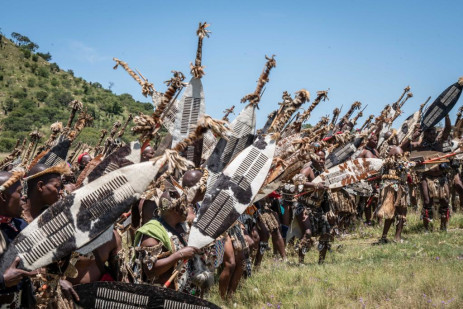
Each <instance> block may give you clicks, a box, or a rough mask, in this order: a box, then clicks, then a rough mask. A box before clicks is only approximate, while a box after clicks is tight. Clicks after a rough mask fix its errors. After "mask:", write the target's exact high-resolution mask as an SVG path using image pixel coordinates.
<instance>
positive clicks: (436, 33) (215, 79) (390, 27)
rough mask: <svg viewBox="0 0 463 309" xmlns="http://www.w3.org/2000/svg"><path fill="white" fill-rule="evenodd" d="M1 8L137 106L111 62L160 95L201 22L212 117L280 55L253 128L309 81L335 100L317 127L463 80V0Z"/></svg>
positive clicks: (324, 107)
mask: <svg viewBox="0 0 463 309" xmlns="http://www.w3.org/2000/svg"><path fill="white" fill-rule="evenodd" d="M5 2H6V3H5ZM0 8H1V11H2V15H1V19H0V28H1V30H2V32H3V33H4V34H5V35H7V36H8V37H9V36H10V33H11V32H13V31H15V32H19V33H21V34H23V35H27V36H28V37H29V38H30V39H31V40H32V41H34V42H36V43H37V44H39V46H40V49H39V50H40V51H42V52H48V51H49V52H50V53H51V54H52V56H53V59H52V61H54V62H56V63H58V65H59V66H60V67H61V68H63V69H72V70H73V71H74V72H75V75H76V76H81V77H83V78H85V79H86V80H88V81H94V82H99V83H101V84H102V85H103V86H104V87H108V85H109V82H113V83H114V86H113V88H112V89H113V91H114V92H115V93H118V94H120V93H130V94H132V95H133V96H134V97H135V98H136V99H138V100H141V101H144V102H148V101H149V100H147V99H146V98H144V97H143V96H142V95H141V91H140V87H139V86H138V84H137V83H136V82H135V81H133V80H132V78H131V77H130V76H129V75H128V74H127V73H125V72H124V71H123V70H122V68H119V69H118V70H113V69H112V67H113V65H114V62H113V61H112V57H117V58H119V59H121V60H124V61H126V62H128V63H129V65H130V66H131V67H132V68H137V69H138V70H139V71H140V72H141V73H142V74H144V75H145V76H146V77H147V78H148V79H149V80H150V81H151V82H153V83H154V86H155V88H156V89H158V90H160V91H164V90H165V85H164V84H163V83H162V82H163V81H164V80H167V79H169V78H170V76H171V73H170V71H171V70H179V71H182V72H183V73H184V74H185V75H186V76H187V80H188V79H189V78H190V74H189V64H190V62H192V61H194V58H195V53H196V43H197V37H196V34H195V32H196V28H197V26H198V22H200V21H207V22H208V23H210V24H211V26H210V28H209V29H210V30H211V31H212V35H211V37H210V38H209V39H205V41H204V48H203V65H205V66H206V68H205V72H206V75H205V76H204V77H203V79H202V81H203V84H204V90H205V95H206V113H208V114H210V115H211V116H213V117H221V116H222V111H223V110H224V109H225V108H228V107H230V106H231V105H236V110H238V111H239V110H240V109H241V108H242V105H241V104H240V103H239V100H240V99H241V97H243V96H244V95H246V94H248V93H250V92H253V91H254V89H255V86H256V80H257V78H258V76H259V74H260V73H261V71H262V68H263V65H264V63H265V59H264V55H266V54H267V55H272V54H275V55H276V60H277V67H276V68H275V69H273V71H272V73H271V74H270V82H269V83H268V84H267V89H266V92H265V94H264V96H263V98H262V101H261V104H260V112H259V119H258V126H262V125H263V123H264V122H265V120H266V117H267V114H268V113H269V112H270V111H271V110H274V109H276V108H277V106H278V105H277V103H278V102H280V101H281V95H282V92H283V91H284V90H287V91H289V92H291V93H294V92H295V91H297V90H299V89H301V88H306V89H307V90H309V91H310V92H311V94H312V100H313V99H314V98H315V95H316V91H317V90H326V89H328V88H330V92H329V98H330V100H329V101H327V102H324V103H322V104H321V105H320V106H319V107H317V108H316V109H315V111H314V112H313V114H312V117H311V119H310V121H309V122H310V123H315V122H316V121H317V120H318V118H319V117H320V116H321V115H326V114H331V111H332V110H333V108H334V107H335V106H341V105H344V111H345V110H346V109H347V107H348V106H350V104H351V103H352V102H354V101H356V100H359V101H361V102H362V103H363V104H368V107H367V109H366V110H365V113H364V115H366V116H367V115H369V114H375V115H378V113H379V112H380V111H381V109H382V108H383V107H384V105H386V104H387V103H392V102H394V101H395V100H397V98H398V97H399V96H400V94H401V93H402V89H403V88H404V87H405V86H407V85H410V87H411V89H412V92H413V94H414V97H413V98H412V99H410V100H409V101H408V102H407V103H406V105H405V107H404V110H405V114H406V115H408V114H410V113H412V112H413V111H415V110H416V109H417V108H418V106H419V105H420V104H421V103H422V102H424V101H425V100H426V98H427V97H428V96H432V98H433V99H434V98H435V97H436V96H437V95H439V94H440V92H441V91H442V90H444V89H445V88H446V87H447V86H449V85H450V84H452V83H454V82H456V81H457V79H458V77H459V76H462V75H463V62H462V59H461V55H462V54H463V40H462V35H461V29H462V20H463V19H462V17H463V6H462V4H461V1H373V0H371V1H217V0H216V1H199V0H197V1H154V0H151V1H147V0H139V1H127V0H126V1H120V0H117V1H96V0H93V1H88V0H81V1H46V0H44V1H21V0H15V1H3V3H2V4H1V6H0ZM462 100H463V99H462ZM462 103H463V102H459V103H458V104H457V107H458V106H460V105H461V104H462ZM457 107H455V108H454V110H453V111H452V115H453V116H454V115H455V113H456V110H457ZM400 120H401V118H399V120H398V121H397V122H396V123H395V127H397V126H398V125H399V124H400V122H401V121H400ZM360 122H362V121H360Z"/></svg>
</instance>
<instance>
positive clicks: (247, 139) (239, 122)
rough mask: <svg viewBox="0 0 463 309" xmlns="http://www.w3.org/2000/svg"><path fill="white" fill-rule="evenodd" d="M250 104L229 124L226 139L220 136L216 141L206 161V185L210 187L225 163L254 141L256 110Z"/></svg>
mask: <svg viewBox="0 0 463 309" xmlns="http://www.w3.org/2000/svg"><path fill="white" fill-rule="evenodd" d="M255 109H256V108H255V107H254V106H252V105H247V106H246V107H245V108H244V109H243V110H242V111H241V112H240V114H239V115H238V116H237V117H236V118H235V119H234V120H233V121H232V123H231V124H230V130H231V131H232V134H231V135H230V136H229V137H228V141H227V140H225V139H223V138H221V139H219V141H218V142H217V145H216V146H215V148H214V150H213V151H212V154H211V156H210V157H209V159H208V160H207V162H206V167H207V169H208V171H209V179H208V180H207V187H208V189H209V188H212V186H213V185H214V183H215V181H216V180H217V177H219V175H220V173H221V172H222V171H223V170H224V168H225V167H226V166H227V164H228V163H229V162H230V161H231V160H232V159H233V158H234V157H235V156H236V155H237V154H239V153H240V152H241V151H243V150H244V149H245V148H246V147H248V146H249V145H251V144H252V143H253V141H254V136H255V131H256V111H255Z"/></svg>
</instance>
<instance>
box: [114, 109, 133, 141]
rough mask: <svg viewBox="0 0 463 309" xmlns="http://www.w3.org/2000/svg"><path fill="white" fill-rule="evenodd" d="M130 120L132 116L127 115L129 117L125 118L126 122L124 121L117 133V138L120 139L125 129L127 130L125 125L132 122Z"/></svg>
mask: <svg viewBox="0 0 463 309" xmlns="http://www.w3.org/2000/svg"><path fill="white" fill-rule="evenodd" d="M132 119H133V115H132V114H129V117H127V120H126V121H125V124H124V126H123V127H122V129H121V130H120V131H119V133H117V137H119V138H121V137H122V136H123V135H124V132H125V129H126V128H127V125H128V124H129V122H130V121H132Z"/></svg>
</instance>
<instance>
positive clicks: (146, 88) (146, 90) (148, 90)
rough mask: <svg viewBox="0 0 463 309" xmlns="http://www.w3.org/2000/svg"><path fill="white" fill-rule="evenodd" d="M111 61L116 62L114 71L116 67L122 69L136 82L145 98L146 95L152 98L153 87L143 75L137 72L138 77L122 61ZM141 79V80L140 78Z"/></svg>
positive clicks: (115, 59)
mask: <svg viewBox="0 0 463 309" xmlns="http://www.w3.org/2000/svg"><path fill="white" fill-rule="evenodd" d="M113 60H114V61H115V62H116V65H115V66H114V67H113V69H114V70H116V69H117V67H118V66H119V65H120V66H121V67H123V68H124V70H125V71H126V72H127V73H129V75H130V76H132V78H133V79H135V80H136V81H137V83H138V84H140V86H141V93H142V94H143V95H144V96H145V97H146V96H148V95H150V96H152V95H153V94H154V92H155V89H154V85H153V84H152V83H149V82H148V79H146V78H145V77H144V76H143V75H141V74H140V72H138V71H137V73H138V75H137V74H136V73H135V72H134V71H132V69H130V67H129V65H128V64H127V62H124V61H122V60H119V59H117V58H113ZM140 77H141V78H143V80H142V79H141V78H140Z"/></svg>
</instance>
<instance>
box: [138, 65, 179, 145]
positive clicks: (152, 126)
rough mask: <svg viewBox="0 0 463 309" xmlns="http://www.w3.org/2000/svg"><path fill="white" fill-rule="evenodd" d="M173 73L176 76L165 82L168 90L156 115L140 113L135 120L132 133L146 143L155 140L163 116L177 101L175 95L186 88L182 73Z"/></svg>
mask: <svg viewBox="0 0 463 309" xmlns="http://www.w3.org/2000/svg"><path fill="white" fill-rule="evenodd" d="M172 73H173V74H174V77H172V78H171V79H170V80H168V81H165V82H164V83H165V84H167V86H168V88H167V90H166V92H165V93H164V95H163V97H162V100H161V102H160V103H159V105H158V106H157V107H156V110H155V111H154V113H153V114H152V115H151V116H148V115H145V114H142V113H140V114H139V115H138V116H135V117H134V119H133V122H134V123H135V126H134V127H133V128H132V132H133V134H140V135H141V138H142V139H144V140H145V141H144V142H146V141H148V140H152V139H153V138H154V135H155V134H156V132H157V131H158V130H159V128H160V127H161V124H162V118H161V115H162V114H163V112H164V111H165V110H166V107H167V106H168V105H169V103H170V102H174V101H172V100H175V98H174V99H173V97H174V95H175V93H177V91H180V90H181V89H182V88H183V87H184V86H186V83H184V82H183V80H184V79H185V76H184V75H183V74H182V72H177V71H172Z"/></svg>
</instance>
